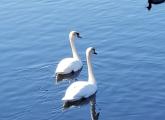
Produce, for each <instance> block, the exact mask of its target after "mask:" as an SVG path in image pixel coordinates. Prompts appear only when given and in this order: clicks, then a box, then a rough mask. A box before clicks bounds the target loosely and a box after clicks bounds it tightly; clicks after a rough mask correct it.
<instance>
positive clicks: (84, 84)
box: [62, 47, 97, 101]
mask: <svg viewBox="0 0 165 120" xmlns="http://www.w3.org/2000/svg"><path fill="white" fill-rule="evenodd" d="M91 54H97V53H96V52H95V48H93V47H89V48H87V50H86V59H87V66H88V81H77V82H74V83H72V84H71V85H70V86H69V87H68V88H67V90H66V93H65V96H64V97H63V98H62V100H63V101H77V100H80V99H82V98H88V97H89V96H91V95H93V94H94V93H96V91H97V84H96V80H95V77H94V74H93V70H92V64H91V60H90V59H91Z"/></svg>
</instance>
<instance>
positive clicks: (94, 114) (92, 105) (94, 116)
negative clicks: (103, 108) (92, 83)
mask: <svg viewBox="0 0 165 120" xmlns="http://www.w3.org/2000/svg"><path fill="white" fill-rule="evenodd" d="M89 103H90V114H91V120H98V119H99V114H100V112H96V93H95V94H94V95H92V96H90V97H88V98H83V99H81V100H78V101H72V102H65V103H64V105H63V107H64V109H67V108H70V107H72V106H82V105H87V104H89Z"/></svg>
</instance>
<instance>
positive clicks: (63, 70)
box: [55, 31, 83, 79]
mask: <svg viewBox="0 0 165 120" xmlns="http://www.w3.org/2000/svg"><path fill="white" fill-rule="evenodd" d="M75 37H78V38H81V37H80V34H79V33H78V32H76V31H71V32H70V34H69V39H70V45H71V49H72V54H73V57H70V58H64V59H62V60H61V61H60V62H59V64H58V65H57V68H56V71H55V73H56V78H57V79H59V77H60V76H61V75H68V74H72V73H74V72H77V71H80V70H81V69H82V66H83V64H82V62H81V59H80V57H79V55H78V53H77V50H76V47H75V45H74V39H75Z"/></svg>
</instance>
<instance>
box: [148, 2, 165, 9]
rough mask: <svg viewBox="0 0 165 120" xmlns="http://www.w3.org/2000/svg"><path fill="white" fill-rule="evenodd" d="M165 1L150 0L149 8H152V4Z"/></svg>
mask: <svg viewBox="0 0 165 120" xmlns="http://www.w3.org/2000/svg"><path fill="white" fill-rule="evenodd" d="M163 2H165V0H148V6H147V8H148V10H150V9H151V8H152V4H160V3H163Z"/></svg>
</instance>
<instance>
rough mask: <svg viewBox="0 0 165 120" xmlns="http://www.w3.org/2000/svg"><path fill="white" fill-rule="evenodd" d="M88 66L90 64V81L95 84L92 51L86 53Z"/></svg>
mask: <svg viewBox="0 0 165 120" xmlns="http://www.w3.org/2000/svg"><path fill="white" fill-rule="evenodd" d="M86 58H87V66H88V82H90V83H93V84H95V83H96V80H95V77H94V74H93V69H92V64H91V55H90V53H87V54H86Z"/></svg>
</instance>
